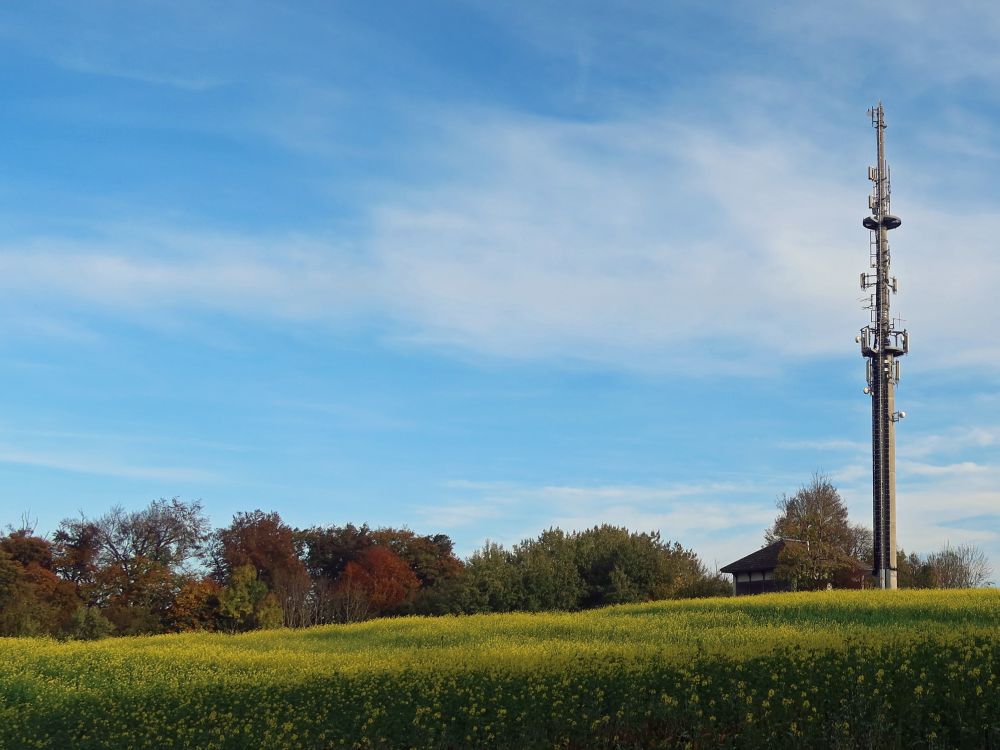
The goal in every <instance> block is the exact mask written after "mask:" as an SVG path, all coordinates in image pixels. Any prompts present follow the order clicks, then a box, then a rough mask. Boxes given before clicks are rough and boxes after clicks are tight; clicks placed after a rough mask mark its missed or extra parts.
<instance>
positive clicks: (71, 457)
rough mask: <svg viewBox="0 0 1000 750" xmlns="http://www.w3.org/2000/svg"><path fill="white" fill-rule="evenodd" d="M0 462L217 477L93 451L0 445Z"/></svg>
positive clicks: (170, 477) (117, 473) (102, 472)
mask: <svg viewBox="0 0 1000 750" xmlns="http://www.w3.org/2000/svg"><path fill="white" fill-rule="evenodd" d="M0 463H5V464H17V465H20V466H36V467H41V468H45V469H56V470H57V471H68V472H73V473H79V474H95V475H98V476H108V477H122V478H126V479H148V480H155V481H164V482H206V481H216V480H217V479H218V477H217V476H216V475H215V474H213V473H212V472H209V471H205V470H202V469H196V468H189V467H180V466H140V465H135V464H132V463H129V462H127V461H122V460H119V459H114V458H107V457H104V456H97V455H93V454H66V453H52V452H36V451H29V450H21V449H18V448H12V447H8V446H0Z"/></svg>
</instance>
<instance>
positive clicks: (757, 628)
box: [0, 590, 1000, 750]
mask: <svg viewBox="0 0 1000 750" xmlns="http://www.w3.org/2000/svg"><path fill="white" fill-rule="evenodd" d="M998 657H1000V592H998V591H996V590H978V591H938V592H930V591H899V592H880V591H857V592H853V591H851V592H846V591H837V592H818V593H808V594H807V593H803V594H776V595H766V596H759V597H745V598H739V599H705V600H695V601H683V602H678V601H671V602H654V603H650V604H645V605H629V606H621V607H612V608H608V609H602V610H593V611H588V612H580V613H572V614H568V613H552V614H510V615H476V616H469V617H444V618H402V619H394V620H379V621H372V622H367V623H361V624H355V625H344V626H328V627H320V628H313V629H308V630H298V631H292V630H272V631H260V632H255V633H247V634H243V635H236V636H227V635H222V634H194V633H189V634H180V635H166V636H155V637H144V638H122V639H109V640H105V641H100V642H95V643H60V642H56V641H50V640H42V639H0V748H3V749H6V748H12V749H20V748H81V749H87V748H123V749H124V748H204V749H205V750H213V749H214V750H225V749H228V748H234V749H235V748H247V747H254V748H275V749H284V748H288V749H293V748H301V749H306V748H310V749H311V748H317V749H318V748H340V747H347V748H397V747H398V748H460V747H481V748H506V747H516V748H518V750H529V749H530V748H552V747H609V748H610V747H618V748H630V747H636V748H638V747H693V748H709V747H713V748H714V747H759V746H764V745H767V746H768V747H775V748H780V747H831V748H837V747H857V746H862V745H863V746H868V745H874V744H882V743H885V744H888V745H889V746H893V747H942V748H943V747H970V748H973V747H976V748H978V747H1000V689H998V684H997V677H998V672H1000V664H998Z"/></svg>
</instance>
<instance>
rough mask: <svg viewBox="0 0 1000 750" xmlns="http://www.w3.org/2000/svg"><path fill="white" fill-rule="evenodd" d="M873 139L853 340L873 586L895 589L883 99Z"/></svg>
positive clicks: (895, 376)
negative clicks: (862, 367)
mask: <svg viewBox="0 0 1000 750" xmlns="http://www.w3.org/2000/svg"><path fill="white" fill-rule="evenodd" d="M868 114H869V115H870V116H871V120H872V127H874V128H875V133H876V138H877V144H878V163H877V164H876V165H875V166H874V167H868V179H869V180H871V182H872V183H873V185H872V193H871V195H870V196H868V209H869V210H870V212H871V215H870V216H866V217H865V218H864V221H862V224H863V225H864V227H865V228H866V229H868V230H869V231H870V232H871V238H870V241H869V265H870V268H871V269H872V272H866V273H862V274H861V289H862V290H864V291H866V290H868V289H874V293H870V296H869V298H868V305H867V307H866V309H868V310H869V311H870V320H869V323H868V325H866V326H865V327H864V328H862V329H861V335H860V336H858V337H857V338H856V339H855V341H856V342H857V343H859V344H861V355H862V356H863V357H864V358H865V359H866V360H867V373H868V386H867V387H866V388H865V393H867V394H868V395H869V396H871V400H872V508H873V520H874V523H873V531H874V545H873V549H874V558H875V559H874V569H873V570H872V575H873V576H874V578H875V585H876V586H877V587H878V588H883V589H894V588H896V422H898V421H899V420H900V419H902V418H903V417H905V416H906V412H901V411H899V412H898V411H896V385H897V384H898V383H899V358H900V357H902V356H903V355H905V354H906V353H907V352H908V351H909V349H910V337H909V334H908V333H907V332H906V329H897V327H896V321H895V319H893V318H892V316H891V315H890V313H889V294H890V292H891V293H892V294H895V293H896V289H897V283H896V278H895V277H894V276H889V231H890V230H893V229H896V228H898V227H899V225H900V224H901V223H902V221H901V220H900V218H899V217H898V216H894V215H893V214H892V212H891V210H890V206H889V197H890V195H891V193H892V190H891V186H890V181H889V167H888V165H887V164H886V162H885V113H884V112H883V110H882V102H879V103H878V105H877V106H876V107H872V108H871V109H870V110H868Z"/></svg>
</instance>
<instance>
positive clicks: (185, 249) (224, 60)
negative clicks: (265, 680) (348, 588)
mask: <svg viewBox="0 0 1000 750" xmlns="http://www.w3.org/2000/svg"><path fill="white" fill-rule="evenodd" d="M0 85H2V90H3V91H4V102H3V106H2V115H3V116H2V117H0V143H2V146H0V523H13V524H17V523H18V521H19V520H20V519H21V518H22V516H27V517H29V518H31V519H35V520H36V521H37V526H38V529H39V531H43V532H51V531H52V530H54V529H55V528H56V527H57V526H58V523H59V521H60V520H61V519H63V518H67V517H72V516H76V515H78V514H80V513H84V514H86V515H88V516H96V515H100V514H101V513H103V512H105V511H107V510H108V509H109V508H110V507H111V506H113V505H122V506H124V507H126V508H140V507H143V506H145V505H146V504H147V503H149V501H151V500H153V499H155V498H159V497H175V496H177V497H181V498H182V499H185V500H195V499H200V500H201V501H202V502H203V504H204V507H205V509H206V510H207V512H208V514H209V516H210V518H211V520H212V522H213V523H214V524H215V525H216V526H223V525H226V524H228V523H229V521H230V520H231V518H232V516H233V514H234V513H236V512H239V511H247V510H252V509H254V508H261V509H263V510H266V511H270V510H274V511H277V512H279V513H280V514H281V516H282V518H284V519H285V520H286V521H287V522H288V523H290V524H292V525H295V526H311V525H317V524H324V525H325V524H343V523H347V522H353V523H356V524H360V523H368V524H370V525H372V526H382V525H391V526H396V527H400V526H406V527H408V528H411V529H413V530H414V531H417V532H418V533H428V534H430V533H446V534H448V535H450V536H451V537H452V539H454V540H455V544H456V550H457V551H458V552H459V553H460V554H461V555H468V554H470V553H471V552H472V551H473V550H475V549H476V548H478V547H480V546H481V545H482V544H483V543H484V542H485V540H487V539H490V540H494V541H498V542H500V543H503V544H508V545H509V544H513V543H516V542H518V541H520V540H522V539H524V538H527V537H531V536H535V535H537V534H538V533H539V532H540V531H542V530H543V529H545V528H548V527H550V526H558V527H561V528H563V529H583V528H587V527H589V526H592V525H594V524H598V523H611V524H616V525H624V526H628V527H629V528H632V529H635V530H642V531H651V530H658V531H659V532H660V533H661V534H662V536H663V537H664V538H666V539H669V540H676V541H679V542H680V543H681V544H683V545H684V546H686V547H690V548H692V549H694V550H695V551H696V552H697V553H698V554H699V555H700V556H701V557H702V559H703V560H704V561H705V562H706V564H707V565H708V566H709V567H713V566H715V565H719V566H721V565H725V564H726V563H728V562H731V561H732V560H734V559H736V558H739V557H742V556H743V555H745V554H748V553H749V552H751V551H753V550H754V549H756V548H757V547H759V546H760V545H761V544H762V542H763V532H764V529H765V528H766V527H767V526H768V525H769V524H770V523H771V522H772V521H773V519H774V517H775V515H776V512H777V511H776V508H775V505H776V501H777V499H778V498H779V497H781V496H782V495H783V494H786V493H787V494H791V493H794V492H795V491H796V490H797V489H798V488H799V487H800V486H802V485H803V484H805V483H808V482H809V481H810V479H811V477H812V476H813V474H814V473H816V472H820V473H823V474H825V475H827V476H829V477H830V479H831V480H832V481H833V482H834V484H835V485H836V486H837V487H838V488H839V490H840V492H841V494H842V496H843V497H844V499H845V501H846V503H847V505H848V508H849V510H850V514H851V519H852V521H854V522H857V523H865V524H867V525H870V524H871V464H870V436H871V432H870V401H869V399H868V397H867V396H865V395H864V394H863V393H862V388H863V387H864V385H865V376H864V360H863V359H862V357H861V355H860V351H859V347H858V346H857V345H856V344H855V343H854V337H855V336H856V335H857V333H858V330H859V329H860V328H861V327H862V326H863V325H865V324H866V322H867V321H868V312H866V311H865V310H863V309H862V304H863V299H862V292H861V290H860V288H859V286H858V278H859V274H860V273H861V272H862V271H865V270H867V266H868V242H869V233H868V232H867V231H866V230H865V229H863V228H862V226H861V219H862V218H863V217H864V216H865V214H866V213H867V196H868V192H869V189H870V183H869V182H868V181H867V167H868V165H869V164H871V163H873V160H874V158H875V131H874V130H873V129H872V127H871V123H870V120H869V117H868V115H867V109H868V108H869V107H871V106H872V105H873V104H875V103H876V102H877V101H879V100H881V101H882V102H883V103H884V106H885V109H886V119H887V122H888V129H887V131H886V141H887V146H886V150H887V157H888V160H889V163H890V165H891V167H892V176H893V204H892V207H893V212H894V213H896V214H898V215H899V216H901V217H902V220H903V225H902V227H901V228H900V229H899V230H897V231H895V232H893V233H892V235H891V243H892V259H893V267H892V272H893V275H895V276H897V277H898V279H899V294H898V295H897V296H896V297H895V298H894V299H893V310H894V313H895V314H896V315H899V316H900V317H902V318H903V319H905V323H903V325H905V326H906V327H907V328H908V329H909V330H910V332H911V347H910V354H909V355H908V356H907V357H906V358H905V359H904V360H903V362H902V375H903V378H902V381H901V383H900V386H899V390H898V393H897V406H898V408H900V409H903V410H905V411H906V412H907V418H906V419H905V420H904V421H903V422H902V423H900V425H899V429H898V433H897V451H898V463H897V482H898V500H897V508H898V538H899V544H900V546H901V547H903V548H904V549H905V550H907V551H911V550H915V551H918V552H922V553H927V552H932V551H934V550H937V549H940V548H941V547H942V546H944V545H945V544H952V545H957V544H964V543H972V544H976V545H978V546H979V547H980V548H981V549H983V550H984V551H985V552H986V553H987V554H988V555H989V556H990V558H991V560H992V563H993V566H994V569H995V570H996V571H997V573H996V574H995V575H994V577H995V578H998V577H1000V387H998V386H1000V305H998V304H997V295H998V293H997V289H998V288H1000V254H998V252H997V237H998V236H1000V213H998V211H997V208H996V207H997V205H998V199H1000V179H998V178H997V175H998V174H1000V170H998V167H1000V128H998V127H997V126H998V124H1000V9H997V8H995V7H994V6H992V5H990V4H988V3H966V2H960V1H959V2H956V3H953V4H952V5H951V6H950V9H949V11H948V13H941V11H940V6H939V4H936V3H931V2H920V1H909V0H907V1H906V2H902V1H900V2H895V1H892V0H889V1H887V2H882V3H880V4H878V6H873V5H871V4H869V3H861V2H852V1H850V0H848V1H847V2H843V3H801V2H786V3H782V2H774V3H767V4H763V3H752V2H735V3H702V2H684V1H683V0H681V1H678V2H668V3H663V2H638V1H634V0H618V1H616V2H610V3H609V2H601V3H598V2H591V1H589V0H579V1H576V2H552V1H551V0H533V1H532V2H511V3H495V2H484V1H480V0H466V1H458V0H456V1H451V0H426V1H425V2H421V3H410V2H385V3H362V2H329V1H324V2H307V1H305V0H300V1H298V2H281V3H279V2H249V3H230V2H212V3H206V2H187V1H186V0H171V2H153V1H144V2H101V1H100V0H96V1H95V2H90V3H76V2H49V1H47V0H39V2H35V3H30V4H23V3H21V4H17V3H8V4H4V5H2V6H0Z"/></svg>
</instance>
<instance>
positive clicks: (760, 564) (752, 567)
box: [719, 539, 795, 573]
mask: <svg viewBox="0 0 1000 750" xmlns="http://www.w3.org/2000/svg"><path fill="white" fill-rule="evenodd" d="M788 543H789V542H787V541H786V540H784V539H779V540H778V541H776V542H774V543H773V544H769V545H767V546H766V547H763V548H761V549H759V550H757V551H756V552H752V553H750V554H749V555H747V556H746V557H741V558H740V559H739V560H737V561H736V562H731V563H729V565H726V566H725V567H723V568H719V570H720V571H722V572H723V573H754V572H757V571H759V570H774V569H775V568H776V567H778V555H780V554H781V550H783V549H784V548H785V545H786V544H788ZM794 543H795V542H792V544H794Z"/></svg>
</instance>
